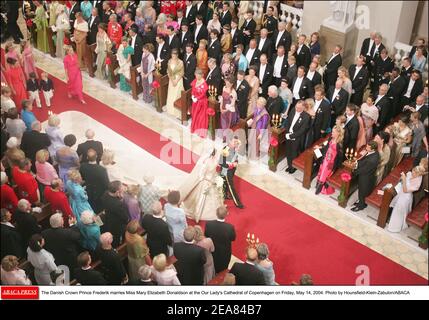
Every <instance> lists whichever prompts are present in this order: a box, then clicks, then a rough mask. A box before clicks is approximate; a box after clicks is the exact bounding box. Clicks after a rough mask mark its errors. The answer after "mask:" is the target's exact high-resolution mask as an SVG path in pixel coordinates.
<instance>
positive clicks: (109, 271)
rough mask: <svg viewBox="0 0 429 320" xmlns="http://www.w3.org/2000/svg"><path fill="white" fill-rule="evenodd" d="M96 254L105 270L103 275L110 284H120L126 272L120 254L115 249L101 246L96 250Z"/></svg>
mask: <svg viewBox="0 0 429 320" xmlns="http://www.w3.org/2000/svg"><path fill="white" fill-rule="evenodd" d="M97 256H98V257H99V258H100V260H101V266H102V267H103V269H104V270H105V272H104V276H105V277H106V280H107V282H108V283H109V284H111V285H120V284H121V282H122V281H123V280H124V279H125V277H126V275H127V272H126V270H125V267H124V265H123V264H122V261H121V256H120V255H119V254H118V252H117V251H116V250H115V249H113V248H112V249H110V250H104V249H102V248H101V247H99V248H98V250H97Z"/></svg>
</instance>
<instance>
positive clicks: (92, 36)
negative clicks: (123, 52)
mask: <svg viewBox="0 0 429 320" xmlns="http://www.w3.org/2000/svg"><path fill="white" fill-rule="evenodd" d="M91 18H92V16H91V17H90V18H89V20H88V29H89V31H88V36H87V37H86V43H88V44H94V43H96V42H97V32H98V25H99V24H100V17H99V16H96V17H95V19H94V22H93V23H92V26H90V22H91Z"/></svg>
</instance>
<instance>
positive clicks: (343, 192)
mask: <svg viewBox="0 0 429 320" xmlns="http://www.w3.org/2000/svg"><path fill="white" fill-rule="evenodd" d="M350 180H352V176H351V174H350V173H348V172H343V173H342V174H341V181H343V184H342V185H341V192H340V195H339V196H338V202H343V201H344V200H345V199H346V183H347V182H349V181H350Z"/></svg>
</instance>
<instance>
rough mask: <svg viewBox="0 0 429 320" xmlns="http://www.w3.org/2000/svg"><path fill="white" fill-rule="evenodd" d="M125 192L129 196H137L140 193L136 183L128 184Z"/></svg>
mask: <svg viewBox="0 0 429 320" xmlns="http://www.w3.org/2000/svg"><path fill="white" fill-rule="evenodd" d="M127 193H128V194H129V195H131V196H134V197H137V196H138V195H139V193H140V186H139V185H138V184H131V185H128V186H127Z"/></svg>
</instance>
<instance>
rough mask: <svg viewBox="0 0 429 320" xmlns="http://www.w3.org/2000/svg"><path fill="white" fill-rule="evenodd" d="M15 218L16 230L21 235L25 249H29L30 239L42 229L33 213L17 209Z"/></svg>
mask: <svg viewBox="0 0 429 320" xmlns="http://www.w3.org/2000/svg"><path fill="white" fill-rule="evenodd" d="M13 218H14V219H15V223H16V231H18V232H19V234H20V235H21V238H22V244H23V245H24V250H27V246H28V241H29V240H30V238H31V236H32V235H34V234H37V233H40V232H41V231H42V229H41V228H40V226H39V225H38V224H37V220H36V218H35V217H34V216H33V215H32V214H31V213H27V212H22V211H20V210H17V211H15V214H14V215H13Z"/></svg>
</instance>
